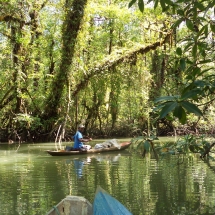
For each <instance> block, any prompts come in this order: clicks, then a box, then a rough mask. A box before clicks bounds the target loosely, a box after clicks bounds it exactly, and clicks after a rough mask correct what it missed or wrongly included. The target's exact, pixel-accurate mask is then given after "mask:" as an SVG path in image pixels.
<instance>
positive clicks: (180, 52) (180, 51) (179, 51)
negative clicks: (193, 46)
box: [176, 47, 182, 56]
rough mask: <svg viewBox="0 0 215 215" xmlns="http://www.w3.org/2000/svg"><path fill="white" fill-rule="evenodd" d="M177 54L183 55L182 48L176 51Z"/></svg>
mask: <svg viewBox="0 0 215 215" xmlns="http://www.w3.org/2000/svg"><path fill="white" fill-rule="evenodd" d="M176 54H177V55H180V56H181V55H182V50H181V48H180V47H178V48H177V49H176Z"/></svg>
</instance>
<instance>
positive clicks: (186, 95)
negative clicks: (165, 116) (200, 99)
mask: <svg viewBox="0 0 215 215" xmlns="http://www.w3.org/2000/svg"><path fill="white" fill-rule="evenodd" d="M199 93H201V90H200V89H194V90H190V91H188V92H186V93H184V94H183V95H182V96H181V99H182V100H185V99H188V98H193V97H195V96H196V95H197V94H199Z"/></svg>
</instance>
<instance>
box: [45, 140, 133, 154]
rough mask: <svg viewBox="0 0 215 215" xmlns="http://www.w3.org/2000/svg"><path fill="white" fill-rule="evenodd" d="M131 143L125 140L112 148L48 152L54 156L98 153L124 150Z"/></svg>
mask: <svg viewBox="0 0 215 215" xmlns="http://www.w3.org/2000/svg"><path fill="white" fill-rule="evenodd" d="M130 145H131V142H123V143H120V147H115V146H114V147H110V148H101V149H90V150H87V151H65V150H60V151H51V150H47V151H46V152H47V153H48V154H50V155H52V156H68V155H83V154H96V153H104V152H112V151H122V150H124V149H127V148H128V147H129V146H130Z"/></svg>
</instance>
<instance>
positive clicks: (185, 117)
mask: <svg viewBox="0 0 215 215" xmlns="http://www.w3.org/2000/svg"><path fill="white" fill-rule="evenodd" d="M178 119H179V122H180V123H181V124H185V123H186V121H187V115H186V113H185V111H184V108H181V114H180V117H179V118H178Z"/></svg>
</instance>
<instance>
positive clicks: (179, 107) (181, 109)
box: [173, 104, 183, 119]
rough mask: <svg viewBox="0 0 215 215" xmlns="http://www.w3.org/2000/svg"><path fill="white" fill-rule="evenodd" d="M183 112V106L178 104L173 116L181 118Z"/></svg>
mask: <svg viewBox="0 0 215 215" xmlns="http://www.w3.org/2000/svg"><path fill="white" fill-rule="evenodd" d="M182 114H183V108H182V107H181V105H179V104H178V105H177V106H176V108H175V110H174V112H173V116H175V117H177V118H179V119H180V118H181V117H182Z"/></svg>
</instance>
